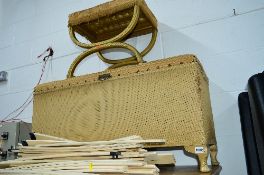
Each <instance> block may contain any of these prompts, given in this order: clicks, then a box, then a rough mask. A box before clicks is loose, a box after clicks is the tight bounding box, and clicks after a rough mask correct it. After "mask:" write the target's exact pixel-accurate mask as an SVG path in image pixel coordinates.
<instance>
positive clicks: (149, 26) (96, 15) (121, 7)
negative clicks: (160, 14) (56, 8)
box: [68, 0, 157, 42]
mask: <svg viewBox="0 0 264 175" xmlns="http://www.w3.org/2000/svg"><path fill="white" fill-rule="evenodd" d="M135 5H138V7H139V8H140V16H139V21H138V24H137V26H136V27H135V29H134V31H133V32H132V34H131V35H130V36H129V37H135V36H139V35H144V34H147V33H151V32H152V30H153V29H154V28H155V29H156V28H157V20H156V18H155V16H154V15H153V13H152V12H151V11H150V9H149V8H148V6H147V4H146V3H145V1H144V0H114V1H110V2H107V3H104V4H100V5H98V6H95V7H93V8H89V9H86V10H82V11H78V12H75V13H72V14H70V15H69V21H68V24H69V26H71V27H72V28H74V30H75V31H76V32H77V33H79V34H80V35H82V36H84V37H86V38H87V39H89V40H90V41H92V42H99V41H103V40H106V39H109V38H112V37H114V36H116V35H117V34H119V33H121V32H122V31H123V30H124V29H125V28H126V27H127V26H128V24H129V22H130V21H131V19H132V16H133V9H134V6H135Z"/></svg>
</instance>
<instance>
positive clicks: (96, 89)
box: [33, 55, 216, 147]
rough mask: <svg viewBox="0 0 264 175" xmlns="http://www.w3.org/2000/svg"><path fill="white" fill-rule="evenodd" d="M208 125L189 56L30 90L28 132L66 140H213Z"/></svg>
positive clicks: (199, 72)
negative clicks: (102, 78)
mask: <svg viewBox="0 0 264 175" xmlns="http://www.w3.org/2000/svg"><path fill="white" fill-rule="evenodd" d="M109 73H110V74H111V76H112V77H111V78H110V79H108V80H105V81H100V80H98V76H99V75H102V74H109ZM213 127H214V125H213V121H212V111H211V106H210V98H209V91H208V81H207V78H206V75H205V74H204V71H203V69H202V67H201V65H200V64H199V61H198V59H197V58H196V57H195V56H193V55H182V56H178V57H172V58H168V59H163V60H158V61H153V62H149V63H141V64H139V65H131V66H126V67H121V68H116V69H113V70H107V71H104V72H99V73H95V74H90V75H85V76H80V77H74V78H69V79H67V80H63V81H56V82H52V83H47V84H42V85H39V86H37V87H36V88H35V92H34V114H33V130H34V131H35V132H40V133H44V134H49V135H54V136H58V137H64V138H68V139H72V140H78V141H93V140H111V139H116V138H120V137H124V136H128V135H141V136H142V137H144V139H151V138H153V139H154V138H164V139H166V141H167V142H166V145H164V146H166V147H167V146H188V145H202V144H203V145H204V144H215V142H216V141H215V134H214V128H213Z"/></svg>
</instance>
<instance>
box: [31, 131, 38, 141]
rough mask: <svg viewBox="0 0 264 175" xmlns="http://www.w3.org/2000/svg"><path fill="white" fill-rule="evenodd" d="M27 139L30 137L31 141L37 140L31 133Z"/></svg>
mask: <svg viewBox="0 0 264 175" xmlns="http://www.w3.org/2000/svg"><path fill="white" fill-rule="evenodd" d="M29 137H30V139H31V140H37V138H36V136H35V134H34V133H33V132H30V133H29Z"/></svg>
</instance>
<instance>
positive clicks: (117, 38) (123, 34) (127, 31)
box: [68, 5, 140, 49]
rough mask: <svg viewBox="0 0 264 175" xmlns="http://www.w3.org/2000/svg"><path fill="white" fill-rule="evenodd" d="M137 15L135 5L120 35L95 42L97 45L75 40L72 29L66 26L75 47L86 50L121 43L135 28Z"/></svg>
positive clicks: (138, 9) (137, 11) (138, 10)
mask: <svg viewBox="0 0 264 175" xmlns="http://www.w3.org/2000/svg"><path fill="white" fill-rule="evenodd" d="M139 13H140V8H139V6H138V5H135V7H134V13H133V17H132V19H131V21H130V23H129V25H128V26H127V27H126V28H125V30H123V31H122V32H121V33H120V34H118V35H117V36H115V37H113V38H110V39H108V40H104V41H101V42H97V43H90V44H86V43H82V42H80V41H78V39H77V38H76V36H75V33H74V29H73V28H72V27H71V26H68V27H69V34H70V38H71V40H72V41H73V42H74V43H75V44H76V45H77V46H80V47H82V48H86V49H88V48H91V47H94V46H100V45H103V44H106V43H110V42H116V41H121V40H122V39H124V38H125V37H126V36H127V35H129V34H130V33H131V32H132V31H133V30H134V28H135V27H136V25H137V22H138V19H139Z"/></svg>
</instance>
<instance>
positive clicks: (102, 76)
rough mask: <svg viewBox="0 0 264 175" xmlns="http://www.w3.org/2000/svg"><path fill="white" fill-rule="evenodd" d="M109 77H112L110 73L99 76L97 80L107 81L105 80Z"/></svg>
mask: <svg viewBox="0 0 264 175" xmlns="http://www.w3.org/2000/svg"><path fill="white" fill-rule="evenodd" d="M111 77H112V75H111V74H110V73H108V74H102V75H99V77H98V80H100V81H104V80H107V79H109V78H111Z"/></svg>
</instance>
